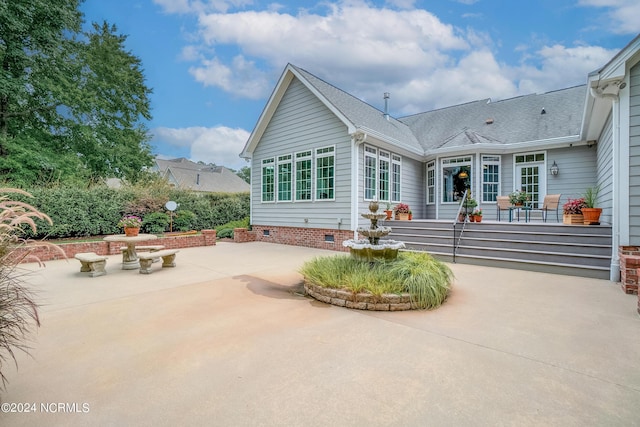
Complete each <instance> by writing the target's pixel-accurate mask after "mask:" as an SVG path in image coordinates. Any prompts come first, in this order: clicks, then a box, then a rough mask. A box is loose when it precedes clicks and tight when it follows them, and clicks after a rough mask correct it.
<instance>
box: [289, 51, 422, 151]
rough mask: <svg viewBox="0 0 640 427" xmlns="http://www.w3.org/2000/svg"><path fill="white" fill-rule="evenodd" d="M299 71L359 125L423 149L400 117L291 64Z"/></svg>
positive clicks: (415, 148) (412, 149)
mask: <svg viewBox="0 0 640 427" xmlns="http://www.w3.org/2000/svg"><path fill="white" fill-rule="evenodd" d="M289 65H290V66H291V67H292V68H293V69H295V70H296V71H297V72H298V73H300V74H301V75H302V76H303V77H304V78H305V79H306V80H307V82H308V83H309V84H311V85H312V86H313V87H314V88H316V89H317V90H318V92H320V93H321V94H322V95H323V96H324V97H325V98H326V100H327V101H328V102H330V103H331V104H332V105H333V106H334V107H335V108H336V109H338V110H339V111H340V112H341V113H342V114H343V115H344V116H345V117H347V118H348V119H349V120H350V121H351V123H353V125H354V126H355V127H357V128H360V129H362V130H364V131H365V132H366V131H367V130H369V131H370V132H371V131H373V132H376V133H378V134H380V135H382V136H384V137H386V138H387V139H388V140H390V141H392V142H394V143H396V144H397V145H399V146H401V147H403V148H406V149H409V150H411V151H418V152H420V153H421V152H422V151H423V149H422V147H421V146H420V144H419V143H418V140H417V139H416V137H415V135H414V134H413V133H412V131H411V129H409V127H408V126H407V125H406V124H404V123H402V122H401V121H399V120H396V119H394V118H393V117H389V119H388V120H387V119H386V118H385V116H384V113H383V112H382V111H380V110H378V109H377V108H374V107H372V106H371V105H369V104H367V103H366V102H364V101H362V100H360V99H358V98H356V97H355V96H353V95H350V94H348V93H347V92H345V91H343V90H341V89H338V88H337V87H335V86H333V85H331V84H329V83H327V82H325V81H324V80H322V79H320V78H318V77H316V76H314V75H313V74H311V73H309V72H308V71H306V70H303V69H302V68H299V67H296V66H295V65H292V64H289Z"/></svg>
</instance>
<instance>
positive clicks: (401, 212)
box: [396, 203, 410, 221]
mask: <svg viewBox="0 0 640 427" xmlns="http://www.w3.org/2000/svg"><path fill="white" fill-rule="evenodd" d="M409 211H410V209H409V205H407V204H405V203H398V204H397V205H396V219H399V220H401V221H408V220H409Z"/></svg>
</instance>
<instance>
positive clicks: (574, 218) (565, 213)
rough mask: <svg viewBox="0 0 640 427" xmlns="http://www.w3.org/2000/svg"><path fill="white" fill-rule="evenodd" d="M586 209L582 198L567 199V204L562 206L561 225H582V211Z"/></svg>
mask: <svg viewBox="0 0 640 427" xmlns="http://www.w3.org/2000/svg"><path fill="white" fill-rule="evenodd" d="M585 207H586V204H585V201H584V198H582V197H581V198H579V199H569V200H567V203H565V204H564V205H562V223H563V224H584V216H583V215H582V209H584V208H585Z"/></svg>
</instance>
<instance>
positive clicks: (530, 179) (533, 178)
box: [516, 162, 546, 208]
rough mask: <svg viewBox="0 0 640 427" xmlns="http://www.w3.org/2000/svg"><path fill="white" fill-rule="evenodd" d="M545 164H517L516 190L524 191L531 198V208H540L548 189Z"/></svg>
mask: <svg viewBox="0 0 640 427" xmlns="http://www.w3.org/2000/svg"><path fill="white" fill-rule="evenodd" d="M544 171H545V168H544V162H527V163H518V164H516V189H518V190H524V191H525V192H526V193H527V194H528V195H529V196H530V202H531V206H532V207H533V208H540V207H542V206H541V203H542V199H544V193H545V188H546V183H545V177H546V175H545V174H544V173H543V172H544Z"/></svg>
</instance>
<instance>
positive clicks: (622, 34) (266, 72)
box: [81, 0, 640, 169]
mask: <svg viewBox="0 0 640 427" xmlns="http://www.w3.org/2000/svg"><path fill="white" fill-rule="evenodd" d="M81 9H82V11H83V12H84V14H85V20H86V24H87V25H88V24H89V23H90V22H102V21H103V20H106V21H108V22H109V23H111V24H115V25H116V26H117V28H118V32H119V33H121V34H125V35H127V36H128V39H127V49H129V50H130V51H131V52H132V53H133V54H134V55H136V56H138V57H139V58H140V59H141V60H142V63H143V67H144V70H145V75H146V78H147V85H148V86H149V87H151V88H152V89H153V94H152V96H151V104H152V114H153V119H152V120H151V121H150V122H149V123H148V127H149V129H150V130H151V133H152V134H153V139H152V141H151V143H152V145H153V147H154V153H155V154H158V155H162V156H163V157H165V158H171V157H187V158H189V159H191V160H193V161H204V162H206V163H209V162H212V163H216V164H218V165H225V166H228V167H231V168H234V169H239V168H240V167H242V166H246V165H247V163H246V162H245V161H244V160H242V159H240V158H239V157H238V154H239V153H240V151H241V150H242V148H243V146H244V144H245V142H246V140H247V139H248V137H249V135H250V133H251V131H252V129H253V127H254V126H255V124H256V121H257V120H258V117H259V115H260V113H261V112H262V109H263V108H264V106H265V104H266V102H267V99H268V97H269V95H270V94H271V92H272V90H273V88H274V86H275V84H276V82H277V79H278V78H279V76H280V74H281V73H282V71H283V69H284V67H285V66H286V64H287V63H289V62H290V63H292V64H294V65H297V66H299V67H302V68H304V69H306V70H307V71H309V72H311V73H312V74H315V75H316V76H318V77H320V78H322V79H324V80H326V81H327V82H329V83H332V84H334V85H336V86H337V87H339V88H341V89H343V90H345V91H347V92H349V93H351V94H353V95H355V96H357V97H359V98H360V99H362V100H364V101H366V102H368V103H369V104H371V105H373V106H375V107H377V108H379V109H383V108H384V101H383V98H382V94H383V93H384V92H390V93H391V99H390V103H389V110H390V113H391V114H392V115H393V116H395V117H399V116H404V115H409V114H414V113H418V112H422V111H428V110H431V109H434V108H440V107H444V106H449V105H455V104H460V103H464V102H469V101H473V100H477V99H483V98H492V99H494V100H496V99H505V98H511V97H514V96H519V95H524V94H529V93H542V92H546V91H550V90H556V89H561V88H566V87H571V86H575V85H581V84H584V83H586V77H587V74H588V73H589V72H591V71H593V70H595V69H597V68H599V67H601V66H603V65H604V64H606V63H607V62H608V61H609V59H611V58H612V57H613V55H615V54H616V53H617V52H618V51H619V50H620V49H622V48H623V47H624V46H626V45H627V43H628V42H630V41H631V40H632V39H633V38H634V37H635V36H636V35H637V34H638V33H640V19H638V17H639V16H640V2H638V1H637V0H537V1H509V0H432V1H420V0H387V1H362V0H346V1H310V0H304V1H303V0H299V1H287V2H286V4H285V2H281V3H278V2H265V1H260V0H253V1H252V0H108V1H105V0H85V2H84V3H83V4H82V6H81Z"/></svg>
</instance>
